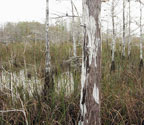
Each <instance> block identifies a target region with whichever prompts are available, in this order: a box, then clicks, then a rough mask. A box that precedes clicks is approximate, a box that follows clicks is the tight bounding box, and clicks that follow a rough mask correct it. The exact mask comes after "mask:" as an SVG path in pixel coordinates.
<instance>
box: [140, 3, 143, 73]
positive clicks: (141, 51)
mask: <svg viewBox="0 0 144 125" xmlns="http://www.w3.org/2000/svg"><path fill="white" fill-rule="evenodd" d="M139 3H140V65H139V70H141V68H142V67H143V50H142V49H143V45H142V23H141V21H142V6H141V2H139Z"/></svg>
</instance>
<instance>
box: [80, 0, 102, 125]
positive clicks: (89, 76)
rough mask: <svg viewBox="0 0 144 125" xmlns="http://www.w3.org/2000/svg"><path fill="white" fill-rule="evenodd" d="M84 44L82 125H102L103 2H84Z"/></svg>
mask: <svg viewBox="0 0 144 125" xmlns="http://www.w3.org/2000/svg"><path fill="white" fill-rule="evenodd" d="M83 10H84V28H85V32H84V44H83V55H82V75H81V99H80V108H81V117H80V124H81V125H100V124H101V118H100V78H101V31H100V25H101V24H100V11H101V0H91V1H89V0H83Z"/></svg>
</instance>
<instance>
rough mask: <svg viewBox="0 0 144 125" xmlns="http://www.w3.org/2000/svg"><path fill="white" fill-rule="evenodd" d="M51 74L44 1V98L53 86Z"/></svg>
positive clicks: (47, 25) (47, 13)
mask: <svg viewBox="0 0 144 125" xmlns="http://www.w3.org/2000/svg"><path fill="white" fill-rule="evenodd" d="M52 81H53V79H52V73H51V57H50V44H49V0H46V59H45V84H44V96H45V97H46V96H48V95H47V94H50V91H51V89H52V86H53V85H52V84H53V82H52Z"/></svg>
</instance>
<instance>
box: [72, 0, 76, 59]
mask: <svg viewBox="0 0 144 125" xmlns="http://www.w3.org/2000/svg"><path fill="white" fill-rule="evenodd" d="M71 7H72V41H73V55H74V57H76V55H77V54H76V39H75V30H74V29H75V25H74V24H75V22H74V5H73V1H72V0H71Z"/></svg>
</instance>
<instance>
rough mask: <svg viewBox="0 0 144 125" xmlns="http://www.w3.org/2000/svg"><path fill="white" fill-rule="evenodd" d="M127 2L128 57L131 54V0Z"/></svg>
mask: <svg viewBox="0 0 144 125" xmlns="http://www.w3.org/2000/svg"><path fill="white" fill-rule="evenodd" d="M128 2H129V37H128V57H130V54H131V0H128Z"/></svg>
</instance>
